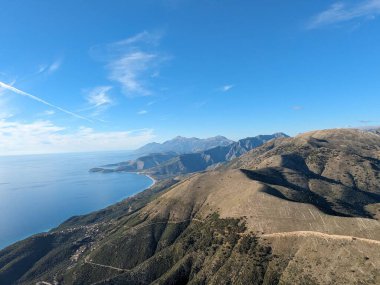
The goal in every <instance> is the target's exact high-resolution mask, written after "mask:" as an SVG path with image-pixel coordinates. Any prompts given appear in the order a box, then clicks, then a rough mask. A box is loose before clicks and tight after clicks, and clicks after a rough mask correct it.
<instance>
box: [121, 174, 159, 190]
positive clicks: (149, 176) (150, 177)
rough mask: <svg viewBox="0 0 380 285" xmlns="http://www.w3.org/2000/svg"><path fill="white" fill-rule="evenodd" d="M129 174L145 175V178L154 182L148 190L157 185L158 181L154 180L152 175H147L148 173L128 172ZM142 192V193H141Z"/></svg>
mask: <svg viewBox="0 0 380 285" xmlns="http://www.w3.org/2000/svg"><path fill="white" fill-rule="evenodd" d="M127 173H136V174H138V175H144V176H146V177H148V178H149V179H150V180H152V184H151V185H149V187H148V188H146V189H149V188H150V187H152V186H153V185H154V184H156V183H157V180H156V179H154V178H153V177H152V176H151V175H149V174H146V173H144V172H127ZM146 189H144V190H143V191H145V190H146ZM141 192H142V191H141Z"/></svg>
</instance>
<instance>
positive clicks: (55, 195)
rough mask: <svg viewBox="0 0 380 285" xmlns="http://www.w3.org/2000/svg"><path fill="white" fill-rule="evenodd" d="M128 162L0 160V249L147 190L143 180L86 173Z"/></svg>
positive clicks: (103, 155)
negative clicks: (103, 166) (93, 169)
mask: <svg viewBox="0 0 380 285" xmlns="http://www.w3.org/2000/svg"><path fill="white" fill-rule="evenodd" d="M133 158H135V156H134V155H133V153H132V152H127V151H120V152H119V151H117V152H116V151H113V152H93V153H65V154H44V155H20V156H0V249H2V248H4V247H6V246H8V245H10V244H12V243H14V242H16V241H18V240H22V239H24V238H26V237H28V236H30V235H32V234H36V233H39V232H44V231H48V230H49V229H51V228H53V227H56V226H58V225H59V224H60V223H62V222H64V221H65V220H67V219H68V218H70V217H72V216H76V215H83V214H86V213H89V212H92V211H95V210H99V209H102V208H104V207H107V206H109V205H112V204H114V203H116V202H118V201H121V200H123V199H125V198H127V197H129V196H132V195H134V194H136V193H138V192H141V191H142V190H144V189H146V188H148V187H149V186H150V185H152V183H153V181H152V180H151V179H150V178H149V177H147V176H144V175H139V174H135V173H126V172H118V173H116V172H114V173H90V172H89V169H90V168H93V167H98V166H102V165H105V164H110V163H117V162H120V161H126V160H129V159H133Z"/></svg>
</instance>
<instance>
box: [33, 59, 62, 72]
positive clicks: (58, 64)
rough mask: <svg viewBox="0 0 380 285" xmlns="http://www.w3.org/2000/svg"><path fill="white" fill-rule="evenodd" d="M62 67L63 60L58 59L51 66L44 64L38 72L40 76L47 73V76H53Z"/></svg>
mask: <svg viewBox="0 0 380 285" xmlns="http://www.w3.org/2000/svg"><path fill="white" fill-rule="evenodd" d="M61 65H62V59H57V60H55V61H53V62H52V63H51V64H42V65H40V66H39V67H38V71H37V73H38V74H41V73H47V74H51V73H53V72H55V71H57V70H58V69H59V68H60V67H61Z"/></svg>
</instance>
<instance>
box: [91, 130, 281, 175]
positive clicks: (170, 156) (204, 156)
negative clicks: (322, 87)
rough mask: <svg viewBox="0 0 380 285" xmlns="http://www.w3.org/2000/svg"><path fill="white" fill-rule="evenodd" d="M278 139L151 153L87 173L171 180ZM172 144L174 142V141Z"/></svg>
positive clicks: (263, 137) (261, 138) (267, 137)
mask: <svg viewBox="0 0 380 285" xmlns="http://www.w3.org/2000/svg"><path fill="white" fill-rule="evenodd" d="M280 137H288V136H287V135H286V134H284V133H275V134H273V135H259V136H256V137H249V138H245V139H242V140H239V141H237V142H233V143H230V144H228V145H226V146H222V145H219V146H216V147H213V148H210V149H207V150H205V151H199V152H192V153H186V154H179V155H178V152H167V153H152V154H149V155H145V156H142V157H139V158H138V159H136V160H130V161H126V162H120V163H117V164H109V165H106V166H104V167H103V168H102V167H97V168H93V169H91V170H90V171H91V172H113V171H129V172H136V171H138V172H144V173H147V174H150V175H154V176H155V177H159V178H167V177H169V176H173V175H174V176H175V175H179V174H188V173H193V172H197V171H203V170H206V169H209V168H213V167H217V166H218V165H219V164H221V163H224V162H226V161H230V160H232V159H234V158H236V157H239V156H241V155H242V154H244V153H246V152H248V151H250V150H251V149H253V148H255V147H258V146H260V145H262V144H264V143H265V142H267V141H270V140H272V139H275V138H280ZM189 140H192V139H189ZM172 141H176V139H174V140H172ZM185 141H186V140H185ZM186 144H187V143H186ZM221 144H223V143H221ZM143 148H144V147H143ZM177 149H178V148H177Z"/></svg>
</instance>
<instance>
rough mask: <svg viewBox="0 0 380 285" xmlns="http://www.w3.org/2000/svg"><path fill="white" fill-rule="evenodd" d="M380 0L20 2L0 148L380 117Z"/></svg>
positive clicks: (57, 148)
mask: <svg viewBox="0 0 380 285" xmlns="http://www.w3.org/2000/svg"><path fill="white" fill-rule="evenodd" d="M379 16H380V0H365V1H341V2H334V1H301V0H299V1H291V2H286V1H248V0H247V1H236V0H208V1H206V0H204V1H201V0H195V1H194V0H193V1H190V0H177V1H175V0H141V1H126V0H119V1H117V0H114V1H104V0H103V1H100V0H92V1H89V0H88V1H84V0H82V1H78V0H75V1H74V0H73V1H71V0H66V1H54V0H49V1H48V0H39V1H21V0H4V1H2V8H1V10H0V154H3V155H4V154H23V153H46V152H66V151H93V150H118V149H133V148H136V147H138V146H141V145H143V144H145V143H147V142H150V141H159V142H160V141H163V140H166V139H170V138H172V137H174V136H176V135H182V136H197V137H209V136H214V135H219V134H220V135H225V136H227V137H229V138H231V139H239V138H243V137H247V136H254V135H257V134H268V133H273V132H277V131H283V132H286V133H288V134H290V135H296V134H297V133H300V132H305V131H308V130H313V129H324V128H336V127H349V126H353V127H362V126H366V125H379V124H380V123H379V121H380V118H379V111H378V110H379V109H380V102H379V98H380V93H379V92H380V80H379V76H380V55H379V50H380V33H379V30H380V20H379Z"/></svg>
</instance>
